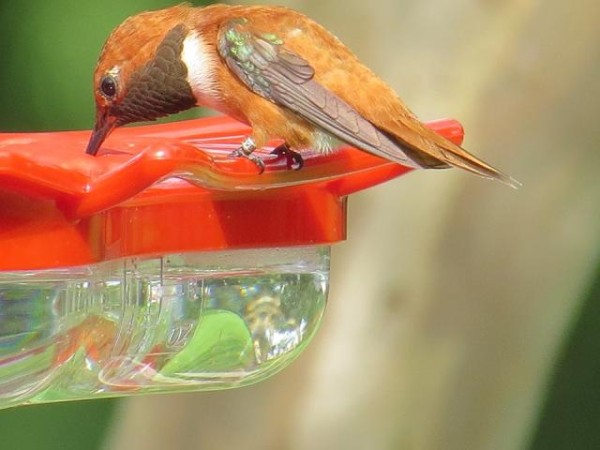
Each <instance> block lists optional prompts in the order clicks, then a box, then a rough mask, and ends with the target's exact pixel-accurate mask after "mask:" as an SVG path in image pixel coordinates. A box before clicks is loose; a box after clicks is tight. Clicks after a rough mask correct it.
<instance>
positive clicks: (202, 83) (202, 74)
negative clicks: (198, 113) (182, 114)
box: [181, 32, 221, 109]
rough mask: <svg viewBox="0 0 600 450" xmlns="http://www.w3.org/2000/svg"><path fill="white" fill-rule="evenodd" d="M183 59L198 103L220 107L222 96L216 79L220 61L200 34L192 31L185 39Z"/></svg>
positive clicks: (215, 107)
mask: <svg viewBox="0 0 600 450" xmlns="http://www.w3.org/2000/svg"><path fill="white" fill-rule="evenodd" d="M181 60H182V61H183V63H184V64H185V65H186V67H187V71H188V74H187V81H188V83H189V85H190V87H191V89H192V92H193V93H194V96H195V97H196V101H197V103H196V104H197V105H198V106H208V107H209V108H214V109H219V105H220V103H221V96H220V93H219V89H218V87H217V79H216V67H217V64H218V63H219V62H218V61H217V57H216V55H215V54H214V52H211V51H210V48H209V47H208V44H207V43H206V42H205V41H204V39H203V38H202V36H201V35H200V34H198V33H195V32H192V33H190V34H189V35H188V36H187V37H186V38H185V39H184V41H183V49H182V51H181Z"/></svg>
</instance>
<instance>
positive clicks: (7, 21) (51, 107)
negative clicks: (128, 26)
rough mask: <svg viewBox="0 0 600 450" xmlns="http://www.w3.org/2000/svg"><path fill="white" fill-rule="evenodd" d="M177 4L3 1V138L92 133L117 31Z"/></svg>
mask: <svg viewBox="0 0 600 450" xmlns="http://www.w3.org/2000/svg"><path fill="white" fill-rule="evenodd" d="M176 3H177V2H173V1H168V0H141V1H133V0H127V1H118V0H104V1H101V2H72V1H69V0H54V1H51V2H45V1H41V0H37V1H28V2H15V1H8V0H4V1H2V2H1V3H0V54H1V55H2V63H1V64H0V99H2V101H1V102H0V130H2V131H32V130H59V129H76V128H91V127H92V125H93V120H94V102H93V94H92V81H91V80H92V74H93V70H94V67H95V64H96V59H97V57H98V54H99V53H100V49H101V48H102V44H103V43H104V41H105V40H106V38H107V37H108V35H109V33H110V32H111V30H112V29H113V28H114V27H116V26H117V25H118V24H119V23H121V22H122V21H123V20H124V19H125V18H126V17H128V16H130V15H132V14H135V13H137V12H141V11H143V10H149V9H159V8H162V7H165V6H170V5H173V4H176ZM192 3H195V4H201V3H206V2H198V1H196V2H192ZM190 114H194V113H193V112H192V113H188V116H189V115H190ZM196 114H197V113H196Z"/></svg>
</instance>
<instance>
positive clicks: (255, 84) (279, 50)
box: [86, 4, 518, 187]
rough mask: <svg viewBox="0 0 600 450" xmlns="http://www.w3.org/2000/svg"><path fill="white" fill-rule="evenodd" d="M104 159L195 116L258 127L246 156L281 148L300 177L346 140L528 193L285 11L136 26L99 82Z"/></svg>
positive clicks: (127, 28) (125, 26)
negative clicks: (123, 139)
mask: <svg viewBox="0 0 600 450" xmlns="http://www.w3.org/2000/svg"><path fill="white" fill-rule="evenodd" d="M94 87H95V89H94V93H95V100H96V123H95V126H94V130H93V132H92V136H91V139H90V142H89V144H88V147H87V150H86V152H87V153H89V154H91V155H95V154H96V153H97V152H98V150H99V148H100V146H101V145H102V143H103V141H104V140H105V138H106V137H107V136H108V135H109V133H110V132H111V131H112V130H113V129H114V128H115V127H118V126H121V125H125V124H128V123H132V122H140V121H149V120H154V119H157V118H159V117H163V116H166V115H169V114H173V113H176V112H179V111H183V110H186V109H189V108H192V107H194V106H207V107H210V108H213V109H216V110H219V111H221V112H223V113H225V114H227V115H229V116H231V117H233V118H235V119H237V120H239V121H241V122H244V123H246V124H249V125H250V126H251V127H252V132H251V134H250V135H249V136H247V138H246V139H245V140H244V141H243V142H241V144H240V147H239V149H238V150H236V151H235V152H234V154H235V155H237V156H244V157H247V158H249V159H251V160H253V161H254V162H255V163H256V164H257V165H258V166H259V168H260V169H261V171H262V169H263V168H264V163H263V161H262V160H261V159H260V158H259V157H258V156H256V155H254V154H253V151H254V150H255V149H256V148H260V147H262V146H264V145H265V144H266V143H267V142H268V141H269V140H271V139H280V140H282V141H283V144H282V145H281V146H280V147H278V149H276V150H277V152H279V153H282V154H284V155H285V156H286V157H287V161H288V166H290V167H291V166H293V165H297V166H298V168H299V167H301V166H302V157H301V156H300V153H298V152H302V151H303V150H305V149H313V150H316V151H320V152H328V151H331V150H333V149H334V148H335V146H336V142H338V141H341V142H345V143H347V144H350V145H352V146H355V147H357V148H359V149H361V150H364V151H366V152H369V153H372V154H374V155H377V156H380V157H382V158H386V159H388V160H391V161H394V162H397V163H399V164H402V165H405V166H409V167H414V168H435V169H440V168H447V167H451V166H454V167H460V168H462V169H465V170H468V171H469V172H473V173H475V174H477V175H480V176H483V177H486V178H491V179H496V180H499V181H502V182H504V183H506V184H508V185H511V186H513V187H515V186H517V185H518V183H517V182H516V181H515V180H513V179H512V178H510V177H508V176H507V175H504V174H503V173H501V172H499V171H498V170H496V169H494V168H493V167H492V166H490V165H488V164H487V163H485V162H483V161H481V160H480V159H478V158H476V157H475V156H473V155H471V154H470V153H468V152H467V151H465V150H464V149H462V148H461V147H459V146H458V145H456V144H453V143H452V142H450V141H449V140H447V139H445V138H443V137H442V136H440V135H438V134H437V133H435V132H433V131H431V130H430V129H429V128H427V127H426V126H425V125H424V124H423V123H421V122H420V121H419V120H418V119H417V118H416V117H415V115H414V114H413V113H412V112H411V111H410V110H409V109H408V108H407V107H406V106H405V105H404V103H403V102H402V100H400V98H399V97H398V95H397V94H396V93H395V92H394V90H393V89H392V88H391V87H389V86H388V85H387V84H386V83H384V82H383V81H382V80H381V79H380V78H379V77H377V75H375V74H374V73H373V72H372V71H371V70H370V69H369V68H367V67H366V66H365V65H363V64H362V63H361V62H360V61H359V60H358V58H357V57H356V56H355V55H354V54H353V53H352V52H351V51H350V50H349V49H348V48H347V47H346V46H345V45H344V44H342V43H341V42H340V41H339V40H338V39H337V38H336V37H335V36H334V35H333V34H331V33H330V32H329V31H327V30H326V29H325V28H324V27H322V26H321V25H319V24H318V23H316V22H314V21H313V20H311V19H310V18H308V17H306V16H305V15H303V14H301V13H299V12H297V11H294V10H291V9H288V8H284V7H274V6H228V5H221V4H217V5H213V6H208V7H204V8H195V7H192V6H190V5H185V4H184V5H178V6H174V7H171V8H167V9H163V10H159V11H151V12H144V13H141V14H138V15H136V16H132V17H130V18H128V19H127V20H125V21H124V22H123V23H122V24H121V25H119V26H118V27H117V28H116V29H115V30H114V31H113V32H112V34H111V35H110V36H109V38H108V40H107V41H106V43H105V44H104V47H103V49H102V52H101V54H100V58H99V60H98V64H97V67H96V70H95V73H94Z"/></svg>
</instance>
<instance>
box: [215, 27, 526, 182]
mask: <svg viewBox="0 0 600 450" xmlns="http://www.w3.org/2000/svg"><path fill="white" fill-rule="evenodd" d="M315 25H316V24H315ZM313 28H315V27H313ZM319 30H320V31H319ZM325 33H327V32H326V31H323V30H321V29H320V28H317V31H314V30H313V33H312V36H313V37H316V38H317V41H318V39H321V40H323V39H325V38H324V37H323V34H325ZM331 39H334V38H333V37H331ZM336 45H337V46H338V50H340V48H342V47H343V45H342V44H341V43H339V42H338V41H337V40H336ZM217 47H218V52H219V54H220V55H221V57H222V58H223V60H224V61H225V64H226V65H227V67H228V68H229V69H230V70H231V72H232V73H233V74H234V75H235V76H236V77H237V78H238V79H239V80H240V81H241V82H242V83H244V84H245V85H246V86H247V87H248V88H249V89H250V90H252V91H253V92H254V93H256V94H258V95H260V96H262V97H264V98H266V99H268V100H270V101H272V102H273V103H276V104H278V105H281V106H284V107H286V108H288V109H290V110H291V111H293V112H295V113H297V114H299V115H300V116H301V117H303V118H304V119H306V120H307V121H308V122H310V123H312V124H314V125H316V126H318V127H320V128H321V129H323V130H325V131H327V132H328V133H330V134H331V135H333V136H335V137H337V138H338V139H340V140H342V141H344V142H347V143H348V144H350V145H353V146H355V147H358V148H360V149H362V150H365V151H367V152H370V153H372V154H374V155H377V156H380V157H382V158H386V159H388V160H391V161H394V162H397V163H400V164H402V165H405V166H409V167H425V168H447V167H450V166H455V167H460V168H462V169H465V170H467V171H469V172H472V173H475V174H477V175H479V176H482V177H485V178H490V179H495V180H499V181H501V182H503V183H505V184H507V185H509V186H512V187H518V186H519V185H520V184H519V183H518V182H517V181H516V180H514V179H512V178H511V177H509V176H507V175H505V174H503V173H502V172H500V171H498V170H496V169H495V168H494V167H492V166H490V165H489V164H487V163H485V162H484V161H482V160H480V159H479V158H477V157H475V156H474V155H472V154H470V153H469V152H467V151H466V150H464V149H463V148H461V147H460V146H458V145H456V144H454V143H452V142H450V141H448V140H447V139H445V138H443V137H442V136H439V135H437V134H436V133H435V132H433V131H432V130H430V129H428V128H426V127H425V126H424V125H423V124H422V123H421V122H419V121H418V120H417V119H416V118H415V117H414V116H413V115H412V113H410V112H409V111H408V110H407V109H403V108H399V107H396V108H395V109H394V108H392V109H390V110H389V113H392V115H393V116H394V117H388V116H386V117H384V118H383V120H382V118H381V117H379V119H378V120H374V119H375V118H373V117H370V116H369V111H368V110H366V111H363V114H361V112H360V111H358V110H357V108H355V107H353V106H352V105H351V104H350V103H348V101H352V100H351V98H346V99H343V98H341V97H340V96H339V95H337V94H336V93H335V92H333V91H332V90H331V89H328V88H327V87H325V86H324V85H323V84H321V83H319V82H318V81H316V80H315V70H314V68H313V67H312V66H311V65H310V63H309V62H308V61H307V60H306V59H304V58H303V57H302V56H301V55H299V54H298V53H297V52H295V51H293V50H291V49H290V48H289V46H287V47H286V45H285V43H284V42H283V40H282V39H281V38H280V37H279V36H278V35H277V34H273V33H265V32H264V31H262V30H258V29H253V28H252V27H251V24H250V22H249V21H248V20H247V19H245V18H243V17H240V18H236V19H231V20H229V21H226V22H225V23H224V24H223V25H222V26H221V27H220V28H219V33H218V36H217ZM343 48H344V49H345V47H343ZM311 51H312V52H317V53H318V50H314V49H313V50H311ZM344 51H345V54H346V58H347V55H348V54H349V52H348V51H347V50H344ZM346 62H348V61H346ZM339 63H340V64H344V61H341V62H339ZM364 71H368V70H367V69H366V68H365V69H364ZM364 71H363V72H364ZM368 73H369V74H370V73H371V72H370V71H368ZM321 75H323V74H321ZM338 75H339V74H338ZM370 77H371V78H370V80H371V81H373V78H374V77H375V76H374V75H372V74H371V75H370ZM381 84H383V83H382V82H381ZM357 88H358V86H357ZM392 93H393V92H392V91H391V90H390V94H392ZM346 100H348V101H346ZM373 101H374V102H375V101H377V99H373ZM396 103H397V104H398V105H399V104H400V103H401V102H400V101H399V100H398V99H397V101H396ZM398 105H396V106H398ZM394 110H395V111H396V113H397V114H393V112H394ZM389 113H388V115H389ZM365 116H367V117H365ZM369 119H371V120H369ZM380 122H381V123H380ZM375 123H377V125H375Z"/></svg>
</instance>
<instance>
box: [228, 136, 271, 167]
mask: <svg viewBox="0 0 600 450" xmlns="http://www.w3.org/2000/svg"><path fill="white" fill-rule="evenodd" d="M254 150H256V143H255V142H254V139H252V137H251V136H248V137H247V138H246V139H244V141H243V142H242V144H241V145H240V146H239V147H238V148H237V149H236V150H234V151H233V152H231V154H230V155H229V157H230V158H240V157H241V158H246V159H249V160H250V161H252V162H253V163H254V164H256V166H257V167H258V173H259V174H261V173H263V172H264V171H265V163H264V161H263V160H262V159H260V158H259V157H258V156H256V155H255V154H254V153H253V152H254Z"/></svg>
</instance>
